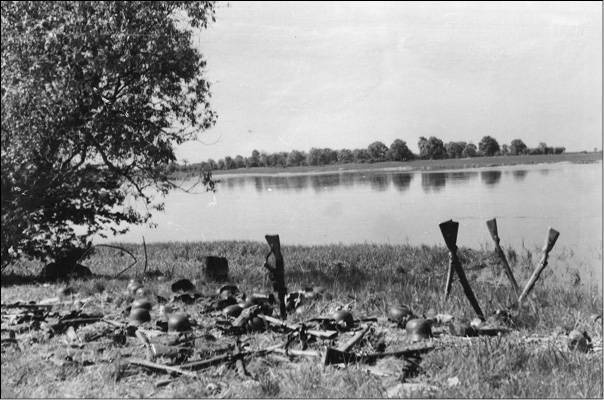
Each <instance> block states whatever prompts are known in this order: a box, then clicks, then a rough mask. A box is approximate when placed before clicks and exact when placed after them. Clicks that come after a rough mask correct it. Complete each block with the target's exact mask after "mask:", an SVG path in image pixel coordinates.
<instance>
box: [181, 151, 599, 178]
mask: <svg viewBox="0 0 604 400" xmlns="http://www.w3.org/2000/svg"><path fill="white" fill-rule="evenodd" d="M601 160H602V152H601V151H600V152H591V153H564V154H548V155H521V156H498V157H474V158H455V159H445V160H414V161H405V162H401V161H387V162H379V163H349V164H332V165H320V166H299V167H287V168H276V167H257V168H239V169H230V170H216V171H213V174H214V175H216V176H220V175H240V174H247V175H254V174H316V173H334V172H341V171H371V170H404V171H439V170H447V169H465V168H484V167H499V166H506V165H531V164H544V163H545V164H547V163H558V162H572V163H592V162H596V161H601ZM193 175H194V173H183V172H177V173H175V174H174V175H173V178H175V179H183V178H186V177H187V176H193Z"/></svg>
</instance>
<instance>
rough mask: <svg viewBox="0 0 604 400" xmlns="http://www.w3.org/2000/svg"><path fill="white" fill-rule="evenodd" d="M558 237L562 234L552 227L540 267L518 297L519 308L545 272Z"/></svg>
mask: <svg viewBox="0 0 604 400" xmlns="http://www.w3.org/2000/svg"><path fill="white" fill-rule="evenodd" d="M558 236H560V232H558V231H556V230H555V229H553V228H551V227H550V228H549V229H548V231H547V237H546V238H545V244H544V245H543V256H542V257H541V261H539V266H538V267H537V268H536V269H535V271H534V272H533V275H531V278H530V279H529V281H528V282H527V283H526V286H525V287H524V290H523V291H522V293H521V294H520V296H519V297H518V306H520V305H521V304H522V301H523V300H524V299H525V298H526V296H528V294H529V293H530V292H531V290H532V289H533V287H534V286H535V282H537V279H539V276H540V275H541V272H543V270H544V269H545V267H546V266H547V259H548V257H549V253H550V251H552V249H553V247H554V245H555V244H556V240H558Z"/></svg>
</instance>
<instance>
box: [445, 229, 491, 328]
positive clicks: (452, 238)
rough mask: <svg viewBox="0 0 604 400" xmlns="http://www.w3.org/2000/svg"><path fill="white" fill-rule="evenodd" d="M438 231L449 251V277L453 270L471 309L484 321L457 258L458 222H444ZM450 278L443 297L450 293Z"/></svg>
mask: <svg viewBox="0 0 604 400" xmlns="http://www.w3.org/2000/svg"><path fill="white" fill-rule="evenodd" d="M439 227H440V231H441V232H442V235H443V238H444V239H445V244H446V245H447V248H448V249H449V274H448V276H449V277H450V276H451V275H452V273H451V270H453V269H454V270H455V272H456V273H457V276H458V277H459V282H460V283H461V286H462V287H463V290H464V293H465V294H466V297H467V298H468V300H469V301H470V304H471V305H472V308H474V311H475V312H476V314H478V317H479V318H480V319H482V320H484V314H483V313H482V310H481V309H480V306H479V305H478V301H477V300H476V296H474V292H473V291H472V287H471V286H470V284H469V283H468V279H467V278H466V274H465V272H464V270H463V268H462V266H461V262H460V261H459V257H458V256H457V231H458V229H459V222H454V221H453V220H449V221H445V222H443V223H441V224H440V225H439ZM450 279H451V278H447V285H446V287H445V297H446V296H447V295H448V291H450V287H451V283H450Z"/></svg>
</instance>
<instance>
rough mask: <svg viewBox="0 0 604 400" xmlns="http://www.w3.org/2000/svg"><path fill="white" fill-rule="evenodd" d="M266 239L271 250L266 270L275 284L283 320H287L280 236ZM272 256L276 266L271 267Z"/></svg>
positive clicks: (271, 236) (274, 287)
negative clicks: (270, 258) (270, 259)
mask: <svg viewBox="0 0 604 400" xmlns="http://www.w3.org/2000/svg"><path fill="white" fill-rule="evenodd" d="M264 237H265V239H266V241H267V242H268V245H269V246H270V248H271V251H270V252H269V253H268V254H267V255H266V260H265V262H264V268H266V269H267V270H268V272H269V277H270V279H271V281H272V282H273V290H274V291H275V292H277V298H278V299H279V311H280V313H281V319H285V318H287V312H286V309H285V294H286V293H287V289H286V288H285V271H284V267H283V255H282V254H281V243H280V242H279V235H266V236H264ZM271 254H273V255H274V257H275V266H271V265H270V264H269V262H268V259H269V257H270V255H271Z"/></svg>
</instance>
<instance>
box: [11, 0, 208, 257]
mask: <svg viewBox="0 0 604 400" xmlns="http://www.w3.org/2000/svg"><path fill="white" fill-rule="evenodd" d="M177 15H183V16H184V15H187V16H188V24H189V25H190V26H191V27H193V28H205V27H206V26H207V23H208V21H209V20H213V19H214V4H213V2H202V1H199V2H185V1H177V2H83V1H81V2H65V1H63V2H2V5H1V21H2V22H1V24H2V44H1V45H2V55H1V57H2V89H1V90H2V107H1V116H2V122H1V123H2V130H1V135H2V150H1V161H2V236H1V238H2V245H1V247H2V249H1V258H2V265H3V266H5V265H8V264H9V263H10V262H11V261H13V260H15V259H16V258H18V257H19V256H20V255H26V256H30V257H38V258H46V257H54V258H57V257H59V256H60V254H59V253H60V251H59V250H58V249H60V248H72V249H73V248H74V247H81V246H84V245H85V244H86V243H87V242H88V241H89V239H90V237H91V236H92V235H93V234H96V233H99V234H102V235H105V236H106V234H108V233H109V232H111V233H117V232H123V231H125V230H124V229H117V228H115V227H114V226H115V225H114V224H119V223H122V222H126V223H143V222H145V221H148V219H149V218H150V215H151V214H150V212H151V210H154V209H161V208H162V207H163V205H162V203H161V202H159V201H156V200H157V199H156V197H155V196H154V193H157V192H159V193H161V194H165V193H167V192H168V191H169V190H170V189H172V188H174V184H173V183H172V182H170V181H169V178H168V173H167V172H168V169H167V165H168V164H169V163H171V162H173V161H174V160H175V155H174V149H173V147H174V145H175V144H180V143H183V142H184V141H186V140H188V139H191V138H193V137H194V136H195V134H197V133H199V132H202V131H204V130H205V129H207V128H209V127H210V126H212V125H213V124H214V122H215V115H214V113H213V112H212V110H211V109H210V108H209V103H208V100H209V95H210V93H209V83H208V81H207V80H206V79H205V78H204V76H203V70H204V67H205V60H204V59H203V57H202V55H201V54H200V53H199V51H198V50H197V49H196V48H195V46H194V45H193V41H192V31H191V29H190V28H187V26H188V25H186V24H183V23H181V22H179V21H178V20H177V18H175V16H177ZM131 194H132V195H134V196H136V197H137V198H138V199H139V200H141V201H142V203H143V204H144V205H145V206H146V209H145V210H144V211H138V210H136V209H135V208H133V207H128V206H126V204H125V200H126V198H127V196H129V195H131ZM76 226H81V227H84V228H85V229H84V232H83V233H76V230H75V229H74V228H75V227H76Z"/></svg>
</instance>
